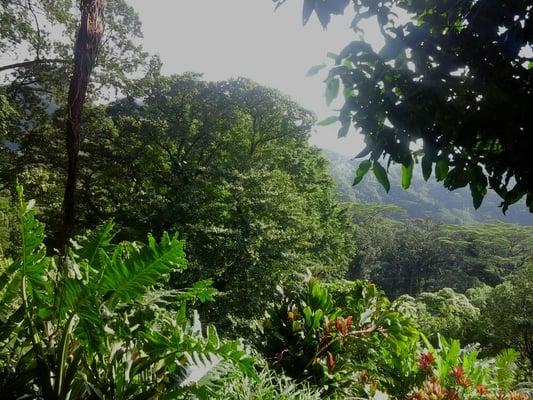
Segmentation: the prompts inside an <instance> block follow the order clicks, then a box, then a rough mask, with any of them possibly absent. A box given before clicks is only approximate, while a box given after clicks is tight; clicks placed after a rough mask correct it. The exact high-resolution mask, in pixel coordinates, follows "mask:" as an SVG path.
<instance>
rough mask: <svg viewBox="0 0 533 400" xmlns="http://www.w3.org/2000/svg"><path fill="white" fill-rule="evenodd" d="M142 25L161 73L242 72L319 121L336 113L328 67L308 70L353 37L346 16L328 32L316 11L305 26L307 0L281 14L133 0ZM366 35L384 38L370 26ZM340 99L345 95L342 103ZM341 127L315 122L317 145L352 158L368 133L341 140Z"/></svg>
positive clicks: (269, 9)
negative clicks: (327, 93)
mask: <svg viewBox="0 0 533 400" xmlns="http://www.w3.org/2000/svg"><path fill="white" fill-rule="evenodd" d="M129 2H130V4H132V5H133V6H134V7H135V9H136V10H137V12H138V13H139V16H140V19H141V21H142V23H143V32H144V40H143V45H144V47H145V49H146V50H147V51H149V52H150V53H152V54H159V56H160V57H161V60H162V61H163V73H165V74H175V73H182V72H187V71H194V72H201V73H204V76H205V78H206V79H209V80H224V79H228V78H232V77H238V76H243V77H247V78H251V79H253V80H255V81H256V82H258V83H260V84H262V85H265V86H269V87H273V88H276V89H279V90H281V91H282V92H283V93H285V94H287V95H289V96H290V97H292V98H293V99H294V100H296V101H297V102H298V103H299V104H301V105H302V106H304V107H306V108H308V109H310V110H312V111H314V112H315V113H316V114H317V117H318V120H319V121H320V120H322V119H324V118H326V117H328V116H330V115H334V114H336V112H335V108H339V106H340V103H333V104H332V107H331V108H329V107H327V106H326V104H325V100H324V89H325V86H324V83H323V80H324V78H325V76H324V75H325V73H326V70H323V73H322V74H319V75H317V76H314V77H306V73H307V71H308V70H309V68H310V67H312V66H313V65H317V64H322V63H323V62H326V61H327V53H328V52H333V53H338V52H339V51H340V50H341V49H342V48H343V47H344V46H345V45H347V44H348V43H349V42H350V41H352V40H354V39H355V34H354V32H353V31H352V30H351V29H349V25H350V22H351V20H350V10H349V9H348V10H347V15H345V16H336V17H334V18H333V19H332V23H331V24H330V26H329V27H328V29H327V30H325V31H324V30H323V29H322V27H321V25H320V23H319V22H318V20H317V18H316V15H314V16H313V17H312V18H311V20H310V21H309V23H308V24H307V25H306V26H305V27H304V26H302V15H301V12H302V11H301V10H302V1H301V0H289V1H287V2H286V3H285V4H284V5H283V6H282V7H280V8H279V9H278V10H277V11H276V12H274V3H273V2H272V0H129ZM365 39H366V40H367V41H369V42H370V43H372V44H373V46H375V47H379V46H380V42H381V38H380V34H379V32H378V31H377V30H376V29H373V28H372V26H371V24H368V26H367V29H366V30H365ZM339 101H340V100H339ZM338 128H339V127H338V126H337V125H331V126H327V127H316V128H315V129H314V131H313V133H312V136H311V143H312V144H314V145H317V146H319V147H322V148H327V149H331V150H334V151H337V152H339V153H342V154H345V155H349V156H353V155H355V154H357V153H358V152H359V151H360V149H361V148H362V147H363V141H362V136H361V135H359V134H356V133H355V132H354V131H350V132H349V134H348V136H347V137H346V138H342V139H338V138H337V130H338Z"/></svg>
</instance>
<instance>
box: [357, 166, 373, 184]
mask: <svg viewBox="0 0 533 400" xmlns="http://www.w3.org/2000/svg"><path fill="white" fill-rule="evenodd" d="M371 166H372V163H371V162H370V160H365V161H363V162H361V163H360V164H359V167H358V168H357V171H355V179H354V180H353V185H354V186H355V185H357V184H358V183H359V182H361V181H362V180H363V178H364V177H365V175H366V174H367V172H368V170H369V169H370V167H371Z"/></svg>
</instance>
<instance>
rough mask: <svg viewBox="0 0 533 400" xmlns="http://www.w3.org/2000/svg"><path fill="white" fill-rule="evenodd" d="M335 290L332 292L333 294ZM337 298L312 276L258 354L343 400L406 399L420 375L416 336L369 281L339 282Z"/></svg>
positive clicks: (270, 318)
mask: <svg viewBox="0 0 533 400" xmlns="http://www.w3.org/2000/svg"><path fill="white" fill-rule="evenodd" d="M334 285H335V284H331V285H330V287H331V288H334ZM336 286H341V287H342V288H343V291H341V292H337V293H334V295H332V294H331V293H330V291H329V290H328V288H327V287H326V285H324V284H321V283H320V282H319V281H318V280H317V279H316V278H315V277H313V276H308V277H307V279H306V280H305V285H304V286H303V287H297V288H295V289H292V290H289V291H285V290H284V289H282V288H280V289H279V292H280V300H279V302H278V303H277V304H275V305H274V306H272V307H271V309H270V310H269V311H268V313H267V316H266V318H265V319H264V321H263V324H262V330H261V332H260V335H259V347H260V348H261V350H262V351H263V353H264V354H265V355H266V357H267V359H268V360H269V361H270V364H271V365H272V366H273V367H274V368H278V369H281V370H282V371H283V372H284V373H286V374H287V375H289V376H291V377H293V378H295V379H298V380H308V381H310V382H313V383H314V384H316V385H318V386H320V387H322V388H324V389H325V391H326V392H327V393H330V394H331V393H335V394H336V395H340V396H368V395H372V393H374V392H375V391H376V390H377V389H387V390H388V391H389V392H393V393H395V394H398V395H405V394H406V393H407V391H408V389H409V387H410V386H409V383H410V382H411V379H413V378H414V376H415V371H414V368H412V365H413V363H412V362H411V357H412V355H414V354H415V350H416V345H417V339H418V331H417V330H416V329H415V327H414V325H413V322H412V320H411V319H410V318H409V317H408V316H406V315H405V314H403V313H401V312H400V311H399V310H397V309H396V308H395V305H394V304H391V303H390V302H389V301H388V300H387V299H386V298H385V296H384V295H383V293H382V292H380V291H379V290H377V289H376V287H375V286H374V285H372V284H370V283H368V282H362V281H358V282H347V281H339V282H337V284H336Z"/></svg>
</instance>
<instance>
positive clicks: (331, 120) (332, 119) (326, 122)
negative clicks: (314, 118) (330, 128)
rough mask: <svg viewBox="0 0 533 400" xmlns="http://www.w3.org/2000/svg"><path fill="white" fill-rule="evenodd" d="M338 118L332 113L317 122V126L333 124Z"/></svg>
mask: <svg viewBox="0 0 533 400" xmlns="http://www.w3.org/2000/svg"><path fill="white" fill-rule="evenodd" d="M338 120H339V117H337V116H336V115H332V116H330V117H327V118H324V119H323V120H322V121H320V122H319V123H318V126H327V125H331V124H334V123H335V122H337V121H338Z"/></svg>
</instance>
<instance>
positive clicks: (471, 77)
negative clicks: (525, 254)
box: [277, 0, 533, 211]
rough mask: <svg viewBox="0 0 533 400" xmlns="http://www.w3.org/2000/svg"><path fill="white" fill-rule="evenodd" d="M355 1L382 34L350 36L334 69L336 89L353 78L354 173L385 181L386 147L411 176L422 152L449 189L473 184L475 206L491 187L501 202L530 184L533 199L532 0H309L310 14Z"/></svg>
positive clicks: (331, 93) (426, 165)
mask: <svg viewBox="0 0 533 400" xmlns="http://www.w3.org/2000/svg"><path fill="white" fill-rule="evenodd" d="M277 2H278V4H281V3H283V2H284V0H278V1H277ZM350 4H353V8H354V11H355V16H354V19H353V23H352V27H353V28H354V29H355V31H360V28H359V24H360V22H361V21H362V20H365V19H369V18H376V19H377V22H378V24H379V27H380V31H381V34H382V35H383V38H384V41H385V45H384V46H383V48H382V49H381V50H379V51H376V50H374V49H373V48H372V47H371V46H370V44H368V43H366V42H364V41H363V40H355V41H353V42H352V43H350V44H348V45H347V46H346V47H345V48H344V49H343V50H342V51H341V52H340V54H339V55H338V56H337V57H336V61H335V67H334V68H333V69H331V71H330V73H329V76H328V78H327V89H326V97H327V98H328V99H329V100H330V101H331V99H332V98H334V97H336V95H337V92H338V91H339V86H340V85H339V82H342V85H343V86H344V97H345V101H344V106H343V107H342V109H341V111H340V114H339V119H340V122H341V123H342V128H341V130H340V131H339V135H340V136H344V135H346V133H347V132H348V129H349V127H350V125H352V124H353V125H354V126H355V127H356V128H357V129H360V130H361V131H362V133H363V134H364V135H365V142H366V148H365V149H364V150H363V151H362V152H361V153H360V154H359V157H365V156H369V158H368V160H365V161H363V163H362V164H361V166H360V167H359V169H358V171H357V174H356V175H357V176H356V182H357V181H360V180H361V179H362V177H363V176H364V175H365V174H366V172H368V171H369V170H372V171H373V172H374V174H375V175H376V177H377V178H378V180H379V181H380V182H381V183H382V184H383V185H384V186H385V187H386V188H388V187H389V181H388V177H387V173H386V170H385V168H384V167H383V166H382V164H381V162H380V160H381V158H382V157H385V158H386V161H387V162H388V163H390V162H395V163H401V164H402V165H403V169H404V172H403V178H402V185H403V186H404V187H408V186H409V183H410V179H411V175H412V170H413V166H414V164H415V163H421V165H422V171H423V173H424V176H425V178H426V179H428V178H429V177H430V175H431V174H432V169H433V166H434V169H435V175H436V178H437V180H439V181H443V183H444V185H445V186H446V187H447V188H448V189H450V190H454V189H456V188H459V187H464V186H467V185H469V187H470V190H471V192H472V197H473V202H474V206H475V207H476V208H477V207H479V205H480V204H481V202H482V200H483V197H484V196H485V194H486V192H487V187H490V188H492V189H493V190H495V191H496V192H497V193H498V194H499V195H500V196H501V198H502V200H503V202H502V205H503V211H505V210H506V209H507V207H508V206H509V205H511V204H513V203H515V202H517V201H518V200H520V199H521V198H523V197H524V196H526V202H527V205H528V207H529V209H530V210H531V211H533V167H532V165H531V157H530V154H529V150H528V149H529V148H530V147H531V144H532V134H531V129H532V128H531V127H532V126H533V121H532V119H531V118H532V117H531V112H530V110H531V104H532V103H533V86H532V82H533V79H532V77H533V75H532V74H533V68H532V66H533V64H532V61H533V58H532V56H531V43H532V41H533V15H532V12H533V11H532V9H531V4H530V2H527V1H511V2H509V1H506V2H498V3H494V2H492V1H489V0H481V1H474V0H468V1H462V0H386V1H380V2H376V1H373V0H354V1H350V0H320V1H319V0H305V1H304V5H303V21H304V23H306V22H307V21H308V20H309V18H310V16H311V15H312V14H313V12H315V13H316V14H317V16H318V18H319V20H320V22H321V24H322V25H323V26H324V27H326V26H327V25H328V24H329V22H330V19H331V15H333V14H340V13H343V12H344V11H345V9H346V8H347V7H348V6H349V5H350ZM415 143H417V144H418V145H417V146H413V144H415Z"/></svg>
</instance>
